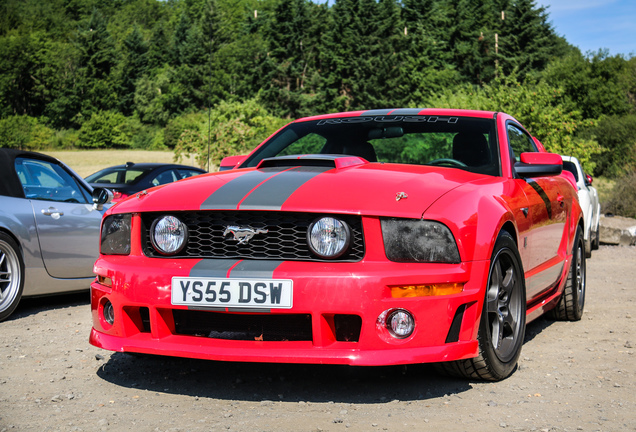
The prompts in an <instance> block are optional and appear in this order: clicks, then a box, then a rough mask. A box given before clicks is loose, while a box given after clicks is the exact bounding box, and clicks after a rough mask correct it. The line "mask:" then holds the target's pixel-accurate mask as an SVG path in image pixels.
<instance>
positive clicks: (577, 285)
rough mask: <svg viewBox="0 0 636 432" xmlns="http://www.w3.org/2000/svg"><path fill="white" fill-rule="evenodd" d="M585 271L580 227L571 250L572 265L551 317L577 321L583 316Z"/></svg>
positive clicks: (583, 243) (583, 245)
mask: <svg viewBox="0 0 636 432" xmlns="http://www.w3.org/2000/svg"><path fill="white" fill-rule="evenodd" d="M586 275H587V271H586V269H585V242H584V241H583V231H582V230H581V227H578V228H577V230H576V236H575V237H574V249H573V250H572V265H571V266H570V270H569V271H568V279H567V281H566V282H565V289H564V290H563V295H562V296H561V299H559V303H558V304H557V306H556V307H555V308H554V309H552V317H553V318H554V319H557V320H560V321H578V320H580V319H581V317H582V316H583V307H584V306H585V284H586Z"/></svg>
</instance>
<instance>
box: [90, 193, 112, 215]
mask: <svg viewBox="0 0 636 432" xmlns="http://www.w3.org/2000/svg"><path fill="white" fill-rule="evenodd" d="M112 200H113V192H112V191H111V190H109V189H106V188H95V189H93V208H94V209H95V210H98V211H102V210H104V204H108V203H110V202H111V201H112Z"/></svg>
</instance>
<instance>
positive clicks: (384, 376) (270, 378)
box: [97, 353, 472, 404]
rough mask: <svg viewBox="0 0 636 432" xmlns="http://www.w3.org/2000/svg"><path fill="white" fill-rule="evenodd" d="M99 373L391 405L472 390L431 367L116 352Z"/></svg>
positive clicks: (127, 380) (191, 391)
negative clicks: (239, 360)
mask: <svg viewBox="0 0 636 432" xmlns="http://www.w3.org/2000/svg"><path fill="white" fill-rule="evenodd" d="M97 375H98V376H99V377H100V378H102V379H104V380H105V381H108V382H111V383H113V384H116V385H119V386H122V387H130V388H140V389H144V390H148V391H156V392H163V393H174V394H182V395H189V396H198V397H205V398H214V399H225V400H243V401H266V400H270V401H285V402H300V401H305V402H336V403H363V404H364V403H368V404H373V403H385V402H390V401H392V400H395V399H397V400H400V401H409V400H419V399H429V398H436V397H440V396H444V395H447V394H453V393H462V392H464V391H467V390H469V389H471V388H472V386H471V384H470V383H469V382H468V381H466V380H458V379H454V378H449V377H444V376H440V375H437V374H436V372H435V371H434V369H433V368H432V367H431V366H429V365H411V366H408V367H403V366H390V367H389V366H387V367H353V366H334V365H299V364H273V363H235V362H234V363H233V362H217V361H206V360H194V359H182V358H174V357H160V356H148V355H142V356H137V355H132V354H125V353H114V354H112V355H111V357H110V359H109V360H108V361H107V362H105V363H104V364H103V366H102V367H101V368H100V369H99V370H98V372H97Z"/></svg>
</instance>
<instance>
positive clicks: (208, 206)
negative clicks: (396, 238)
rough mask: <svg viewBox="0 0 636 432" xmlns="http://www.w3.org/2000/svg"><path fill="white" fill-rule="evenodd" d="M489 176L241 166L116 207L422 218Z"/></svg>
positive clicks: (433, 170)
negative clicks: (445, 199) (443, 200)
mask: <svg viewBox="0 0 636 432" xmlns="http://www.w3.org/2000/svg"><path fill="white" fill-rule="evenodd" d="M483 177H484V176H483V175H480V174H474V173H470V172H467V171H463V170H460V169H454V168H443V167H432V166H417V165H403V164H382V163H367V162H366V161H365V162H364V163H360V164H357V165H352V166H346V167H342V168H329V167H320V166H318V167H316V166H295V167H294V166H291V167H290V166H286V167H271V168H260V169H253V168H250V169H237V170H231V171H223V172H219V173H214V174H204V175H200V176H196V177H191V178H188V179H185V180H182V181H180V182H177V183H172V184H169V185H164V186H159V187H156V188H152V189H148V190H147V191H146V192H142V193H141V194H136V195H134V196H131V197H129V198H127V199H126V200H124V201H121V202H120V203H119V204H118V205H117V206H116V207H115V208H114V209H113V211H112V212H114V213H128V212H152V211H162V212H165V211H168V212H171V211H183V210H266V211H292V212H321V213H348V214H364V215H374V216H387V217H412V218H419V217H421V216H422V213H423V212H424V211H425V210H426V209H427V208H428V207H429V206H430V205H431V204H433V203H434V202H435V201H436V200H437V199H439V198H440V197H441V196H442V195H444V194H446V193H447V192H449V191H451V190H453V189H455V188H457V187H458V186H460V185H462V184H465V183H467V182H471V181H475V180H478V179H482V178H483Z"/></svg>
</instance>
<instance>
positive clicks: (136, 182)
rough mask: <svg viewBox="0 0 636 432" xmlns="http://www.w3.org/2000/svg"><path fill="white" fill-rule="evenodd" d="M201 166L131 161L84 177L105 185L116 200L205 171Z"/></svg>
mask: <svg viewBox="0 0 636 432" xmlns="http://www.w3.org/2000/svg"><path fill="white" fill-rule="evenodd" d="M205 172H206V171H205V170H202V169H201V168H195V167H193V166H187V165H177V164H165V163H150V162H147V163H133V162H126V164H125V165H115V166H112V167H108V168H104V169H103V170H101V171H97V172H96V173H95V174H91V175H89V176H88V177H86V181H87V182H88V183H89V184H90V185H91V186H93V187H105V188H108V189H110V190H111V191H113V194H114V195H115V198H114V200H115V201H118V200H121V199H122V198H126V197H127V196H129V195H132V194H135V193H137V192H141V191H142V190H144V189H148V188H151V187H154V186H159V185H162V184H166V183H172V182H174V181H177V180H181V179H184V178H188V177H192V176H195V175H199V174H203V173H205Z"/></svg>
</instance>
